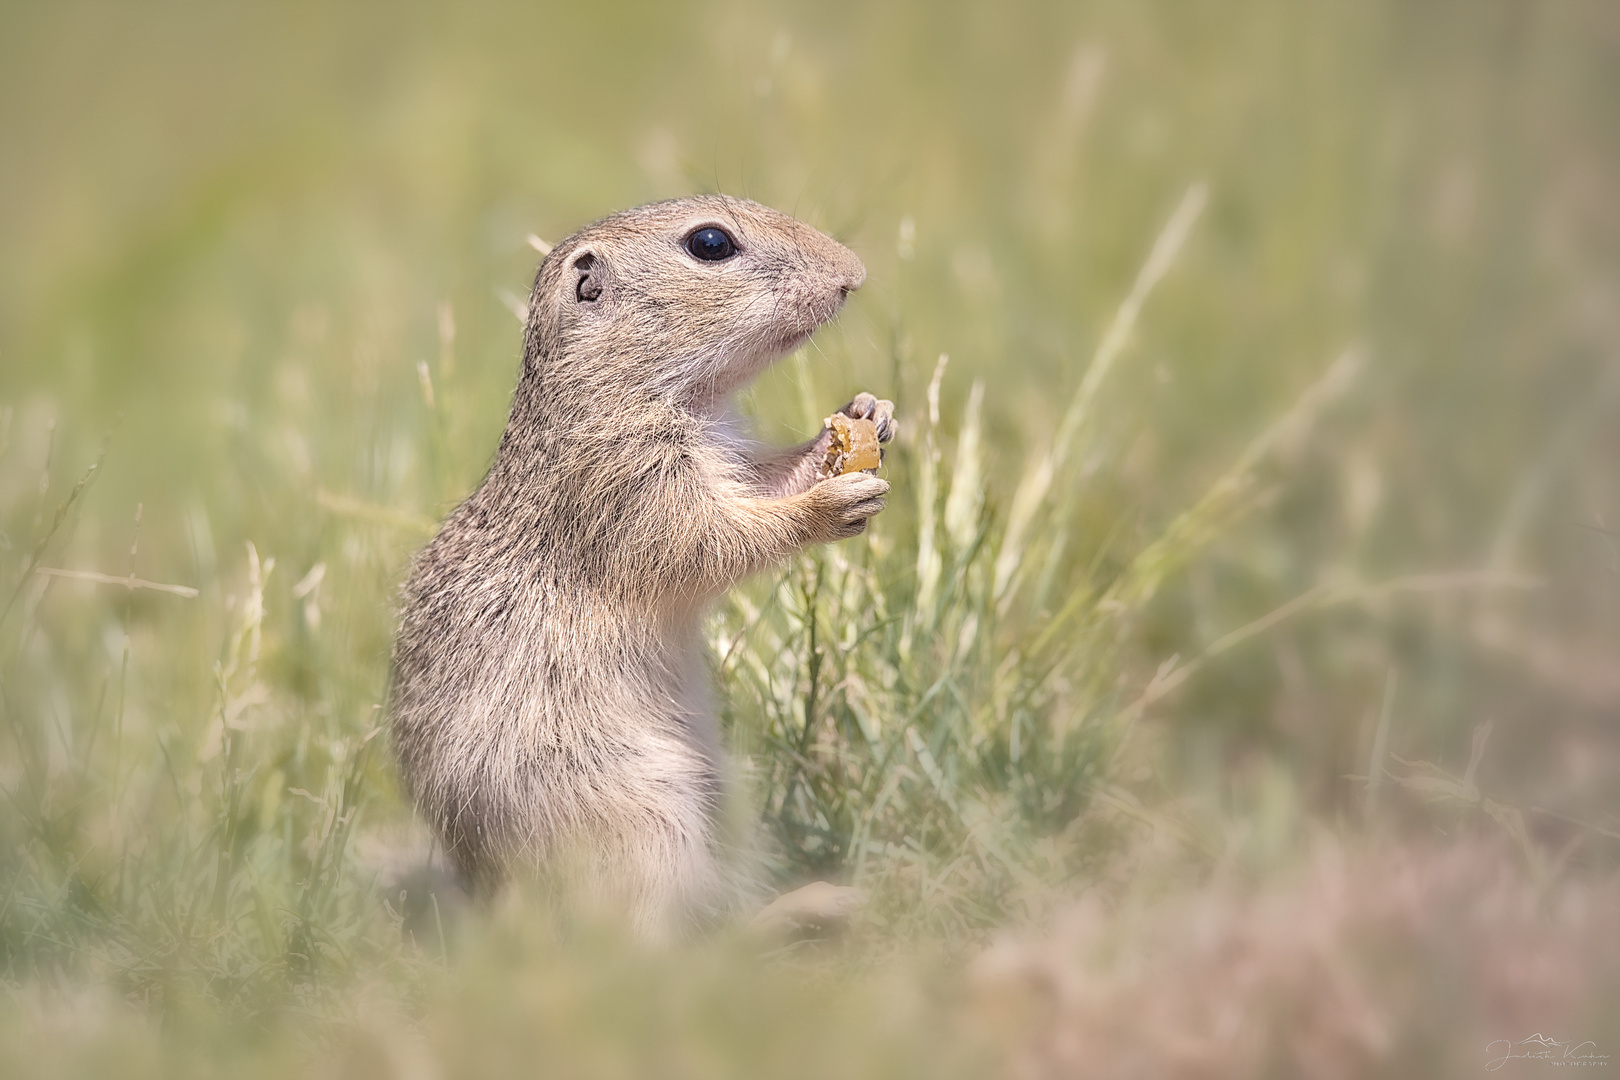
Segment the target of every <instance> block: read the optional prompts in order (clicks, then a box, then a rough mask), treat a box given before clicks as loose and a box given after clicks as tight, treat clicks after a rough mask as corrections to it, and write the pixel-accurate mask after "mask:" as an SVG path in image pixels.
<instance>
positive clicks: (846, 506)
mask: <svg viewBox="0 0 1620 1080" xmlns="http://www.w3.org/2000/svg"><path fill="white" fill-rule="evenodd" d="M888 492H889V482H888V481H887V480H880V479H878V478H877V477H875V476H873V475H871V474H870V473H864V472H852V473H845V474H844V475H842V476H830V477H828V478H827V479H825V480H823V481H821V482H820V483H818V484H816V486H815V487H812V488H811V489H810V490H809V491H807V492H805V493H804V495H803V496H802V497H803V498H804V499H805V501H806V502H807V503H809V505H810V509H811V519H810V530H811V540H812V542H814V543H828V542H830V541H833V540H845V539H848V538H849V537H851V536H859V535H860V534H861V533H863V532H865V531H866V521H867V519H868V518H870V517H872V516H873V515H874V514H877V513H878V512H879V511H881V510H882V509H883V496H884V495H887V494H888Z"/></svg>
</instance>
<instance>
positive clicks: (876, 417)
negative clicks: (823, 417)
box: [838, 390, 895, 442]
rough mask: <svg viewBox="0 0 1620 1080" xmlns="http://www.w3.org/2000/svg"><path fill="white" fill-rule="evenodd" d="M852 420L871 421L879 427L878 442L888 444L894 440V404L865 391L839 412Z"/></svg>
mask: <svg viewBox="0 0 1620 1080" xmlns="http://www.w3.org/2000/svg"><path fill="white" fill-rule="evenodd" d="M838 411H839V412H841V413H843V414H844V415H845V416H847V417H849V418H850V419H851V420H870V421H872V423H873V424H875V425H876V426H877V436H878V442H888V441H889V440H890V439H892V438H894V432H895V422H894V402H892V401H886V400H884V399H883V398H880V397H873V396H872V395H871V394H868V393H866V392H865V391H864V390H863V391H862V392H860V393H859V394H856V395H855V400H854V401H851V402H850V403H849V404H848V405H845V406H844V407H843V408H842V409H839V410H838Z"/></svg>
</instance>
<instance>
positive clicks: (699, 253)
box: [686, 225, 737, 262]
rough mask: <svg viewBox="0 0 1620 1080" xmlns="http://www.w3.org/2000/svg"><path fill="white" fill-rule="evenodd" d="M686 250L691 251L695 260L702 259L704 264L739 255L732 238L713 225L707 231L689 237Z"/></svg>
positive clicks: (701, 230) (703, 230)
mask: <svg viewBox="0 0 1620 1080" xmlns="http://www.w3.org/2000/svg"><path fill="white" fill-rule="evenodd" d="M686 250H687V251H690V252H691V253H692V255H693V257H694V258H699V259H702V260H703V261H704V262H719V261H720V260H721V259H729V258H731V257H732V256H733V255H735V254H737V245H736V244H734V243H733V242H732V240H731V237H729V236H727V235H726V234H725V231H724V230H722V229H716V228H714V227H713V226H712V225H711V226H710V227H709V228H707V229H699V230H698V231H697V232H695V233H693V234H692V235H691V236H688V237H687V238H686Z"/></svg>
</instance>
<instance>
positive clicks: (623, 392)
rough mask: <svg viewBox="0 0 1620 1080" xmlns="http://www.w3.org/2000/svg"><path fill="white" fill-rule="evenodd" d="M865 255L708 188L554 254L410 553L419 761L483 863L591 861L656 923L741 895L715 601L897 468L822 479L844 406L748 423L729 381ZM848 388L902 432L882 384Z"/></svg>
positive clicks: (408, 726)
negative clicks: (718, 687)
mask: <svg viewBox="0 0 1620 1080" xmlns="http://www.w3.org/2000/svg"><path fill="white" fill-rule="evenodd" d="M865 278H866V270H865V268H864V267H863V266H862V265H861V261H860V259H858V258H856V256H855V254H854V253H853V252H852V251H850V250H849V249H848V248H845V247H844V246H843V245H841V244H838V243H836V242H835V241H833V240H831V239H829V238H827V237H826V236H823V235H822V234H821V233H819V232H817V231H816V230H814V229H812V228H810V227H809V226H807V225H804V224H802V223H800V222H798V221H795V220H793V219H792V218H790V217H787V216H785V215H783V214H780V213H777V212H776V211H774V210H771V209H769V208H767V207H764V206H760V205H758V204H757V203H753V202H748V201H744V200H740V199H733V198H728V197H724V196H718V195H713V196H702V197H696V198H689V199H677V200H673V201H670V202H663V203H655V204H653V205H650V206H644V207H640V208H638V209H635V210H628V211H625V212H623V213H620V214H615V215H613V216H612V217H608V218H605V219H603V220H602V221H599V222H597V223H595V224H593V225H589V226H587V227H585V228H584V229H581V230H580V231H579V232H577V233H575V234H574V235H573V236H571V237H569V238H568V239H567V240H564V241H563V242H562V243H560V244H558V245H557V247H556V248H555V249H554V250H553V251H551V253H550V254H549V255H548V256H547V257H546V258H545V260H544V261H543V262H542V263H541V265H540V269H539V271H538V273H537V274H536V275H535V282H534V290H533V292H532V294H531V295H530V297H529V315H528V323H527V326H526V328H525V331H524V336H523V346H524V347H523V372H522V375H521V377H520V379H519V381H518V386H517V391H516V393H515V395H514V397H513V401H512V411H511V415H510V418H509V420H508V421H507V425H506V432H505V434H504V435H503V436H502V438H501V445H500V450H499V451H498V453H497V455H496V457H495V462H494V464H493V466H492V467H491V468H490V470H489V474H488V475H487V476H486V477H485V478H484V482H483V484H482V485H481V486H480V487H479V488H478V490H477V491H476V492H474V493H473V495H472V496H471V497H470V498H468V499H467V500H466V501H465V502H463V503H462V504H461V505H460V506H459V507H457V508H456V510H455V511H454V512H453V513H452V514H451V515H450V517H449V518H448V519H447V520H446V521H445V523H444V527H443V528H442V529H441V530H440V531H439V534H438V535H437V536H436V537H435V538H434V539H433V541H432V542H431V543H429V544H428V546H427V547H426V549H424V550H423V551H422V553H421V554H420V556H418V558H417V559H416V562H415V565H414V567H413V569H412V572H411V575H410V580H409V583H408V584H407V586H406V588H405V591H404V596H403V600H402V609H401V626H400V631H399V637H398V640H397V641H396V643H395V646H394V656H393V676H392V688H391V693H390V702H389V712H390V718H391V723H392V729H393V737H394V743H395V747H396V749H397V752H398V755H399V760H400V766H401V770H402V773H403V776H404V779H405V782H406V785H407V786H408V788H409V790H410V792H411V794H412V795H413V796H414V798H415V800H416V803H417V805H418V807H419V808H420V809H421V811H422V813H423V814H424V815H425V816H426V818H427V820H428V821H429V823H430V824H431V825H432V826H433V828H434V829H435V831H436V832H437V834H438V837H439V839H440V841H441V842H442V843H443V845H444V848H445V850H446V852H447V853H448V854H449V855H450V857H451V859H452V860H453V861H454V862H455V864H456V865H457V866H458V867H459V868H460V869H461V871H462V873H463V874H464V875H465V876H466V878H467V879H468V881H469V882H470V883H471V884H472V885H473V887H474V888H475V889H481V890H487V889H489V888H491V887H493V886H494V885H496V884H498V883H499V882H500V881H502V880H503V879H504V878H506V877H507V876H508V875H509V874H511V873H512V872H513V871H514V870H515V869H517V868H518V867H531V868H542V869H543V868H545V867H547V866H548V865H550V866H555V865H556V863H557V862H558V861H559V860H573V861H572V862H570V864H569V865H570V866H571V867H572V868H573V870H574V871H575V876H576V877H580V876H582V877H583V878H584V879H585V880H586V881H587V882H588V884H589V888H590V889H591V890H592V892H593V894H595V895H610V896H612V897H615V898H616V899H618V900H619V901H620V902H622V903H624V904H626V905H627V906H628V911H629V914H630V916H631V918H632V919H633V921H634V923H635V925H636V927H637V928H638V929H639V930H641V931H642V932H643V933H646V934H649V935H654V936H656V935H662V934H666V933H669V932H678V931H679V929H680V928H681V927H682V926H683V925H685V924H687V923H689V922H690V921H691V920H692V919H694V918H696V917H699V916H701V915H702V914H703V913H704V912H706V911H712V910H715V909H716V908H718V907H720V906H722V905H723V904H724V903H725V897H724V895H723V894H724V892H725V888H724V886H723V884H722V882H723V878H724V874H723V868H722V863H723V860H721V859H720V858H719V855H718V852H717V850H716V823H715V822H716V811H717V808H718V802H719V796H720V790H719V788H720V776H721V762H720V747H719V734H718V727H717V723H716V719H715V715H714V708H713V705H712V703H711V701H710V698H709V694H708V687H707V678H708V671H707V664H706V660H705V654H704V650H703V644H702V635H701V621H702V618H703V613H704V609H705V607H706V605H707V604H708V603H709V602H711V601H713V600H714V599H715V598H716V597H718V596H720V595H721V594H722V593H723V592H725V590H726V589H727V588H729V587H730V586H731V585H732V584H734V583H735V582H737V581H738V580H740V579H742V578H743V577H746V576H747V575H749V574H751V573H753V572H755V571H757V570H761V569H764V568H766V567H770V566H772V565H776V564H779V563H781V562H783V561H784V560H786V559H787V558H789V557H790V556H792V555H793V554H794V553H795V552H797V551H799V550H800V549H802V548H804V547H806V546H808V545H811V544H817V543H825V542H828V541H832V540H838V539H842V538H844V537H849V536H854V535H856V534H857V533H860V532H861V531H863V530H864V529H865V528H866V522H867V519H868V518H870V517H871V516H872V515H873V514H876V513H877V512H878V511H879V510H881V509H882V508H883V495H884V494H885V493H886V492H887V491H888V490H889V485H888V484H887V483H886V482H885V481H883V480H880V479H878V478H877V477H876V476H873V475H870V474H868V473H863V472H852V473H849V474H847V475H841V476H833V477H830V478H827V479H821V478H820V476H821V474H820V471H818V466H819V465H820V464H821V463H822V462H823V461H824V460H825V459H826V457H827V454H828V449H829V439H830V434H829V432H828V431H827V430H823V431H822V433H821V435H820V436H818V437H817V438H815V439H812V440H811V441H810V442H808V443H805V444H804V445H802V446H797V447H793V448H790V449H782V450H767V449H764V448H761V447H758V446H756V445H754V444H753V443H751V442H750V441H749V440H748V439H747V438H746V437H745V435H744V434H743V432H742V430H741V428H740V425H739V423H738V421H737V419H736V417H735V416H734V414H733V413H732V411H731V397H732V394H733V393H734V392H735V391H737V390H738V389H740V388H741V387H743V386H744V385H746V384H747V383H748V382H749V381H750V380H752V379H753V378H754V377H755V376H756V375H758V374H759V373H760V372H761V371H763V370H764V369H765V368H766V367H767V366H769V365H770V364H771V362H773V361H774V360H776V359H778V358H780V357H782V356H784V355H786V354H787V353H788V352H790V351H792V350H793V349H795V348H796V347H798V346H799V345H801V344H802V343H804V341H805V340H806V339H808V338H809V336H810V335H811V333H812V332H814V331H815V329H816V328H817V327H819V326H820V325H821V324H822V323H824V322H826V321H827V320H828V319H830V318H832V317H833V316H834V315H835V314H837V312H838V310H839V308H840V307H842V305H843V303H844V300H845V298H846V297H847V296H848V294H849V293H850V292H851V291H853V290H855V289H858V288H860V286H861V283H862V282H863V281H864V280H865ZM841 411H842V412H843V413H844V414H845V415H847V416H851V417H857V418H867V419H870V420H872V421H874V422H875V423H876V425H877V428H878V434H879V437H880V438H881V439H882V440H884V441H887V440H888V439H889V438H890V437H892V435H893V406H892V405H891V404H890V403H889V402H887V401H879V400H877V399H876V398H874V397H873V396H872V395H870V394H861V395H859V396H858V397H856V398H855V400H854V401H852V402H851V403H850V404H849V405H847V406H845V407H844V409H843V410H841ZM576 884H577V883H576Z"/></svg>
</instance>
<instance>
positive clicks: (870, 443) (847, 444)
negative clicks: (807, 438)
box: [822, 413, 883, 476]
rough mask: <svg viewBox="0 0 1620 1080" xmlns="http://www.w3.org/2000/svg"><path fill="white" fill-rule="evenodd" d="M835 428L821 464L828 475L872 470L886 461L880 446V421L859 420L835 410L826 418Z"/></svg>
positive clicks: (832, 427)
mask: <svg viewBox="0 0 1620 1080" xmlns="http://www.w3.org/2000/svg"><path fill="white" fill-rule="evenodd" d="M826 424H827V428H828V430H829V431H831V432H832V441H831V443H830V444H829V445H828V447H827V460H826V462H825V463H824V464H823V466H822V474H823V475H825V476H842V475H844V474H845V473H852V472H857V471H867V472H870V471H872V470H874V469H876V468H877V467H878V466H879V465H880V464H882V462H883V452H882V451H881V450H880V449H878V434H877V425H876V424H874V423H873V422H872V421H870V420H856V419H852V418H851V417H848V416H845V415H844V414H843V413H833V414H832V415H831V416H829V417H827V419H826Z"/></svg>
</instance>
